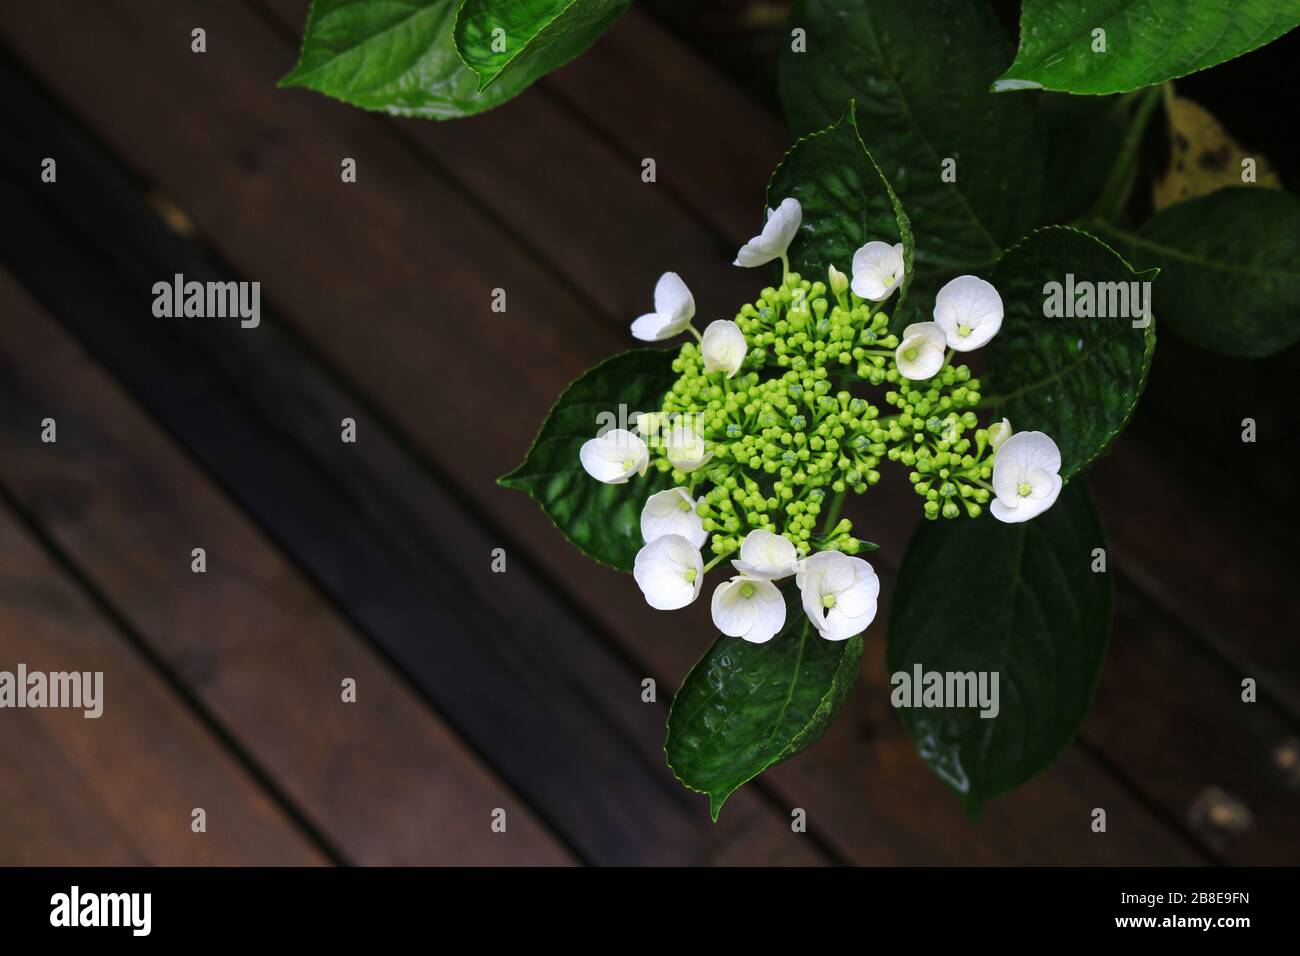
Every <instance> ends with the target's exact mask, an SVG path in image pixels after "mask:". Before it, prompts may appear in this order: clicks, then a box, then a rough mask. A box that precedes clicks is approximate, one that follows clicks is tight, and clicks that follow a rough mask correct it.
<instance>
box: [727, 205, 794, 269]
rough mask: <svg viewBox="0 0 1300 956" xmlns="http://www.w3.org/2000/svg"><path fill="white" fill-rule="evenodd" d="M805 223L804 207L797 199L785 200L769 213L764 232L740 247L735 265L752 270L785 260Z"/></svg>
mask: <svg viewBox="0 0 1300 956" xmlns="http://www.w3.org/2000/svg"><path fill="white" fill-rule="evenodd" d="M802 221H803V207H801V206H800V205H799V200H797V199H783V200H781V205H779V206H777V207H776V208H775V209H769V210H768V211H767V222H766V223H765V224H764V226H763V231H762V232H761V233H759V234H758V235H757V236H755V237H754V238H753V239H751V240H749V242H747V243H745V244H744V245H743V246H741V247H740V252H738V253H736V261H735V263H733V265H738V266H744V267H745V268H747V269H748V268H752V267H753V266H761V265H763V264H764V263H768V262H771V261H772V260H773V259H783V258H785V253H786V250H787V249H789V248H790V243H791V241H793V239H794V234H795V233H796V232H798V231H799V223H800V222H802Z"/></svg>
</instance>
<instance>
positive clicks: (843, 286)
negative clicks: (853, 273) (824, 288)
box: [826, 265, 849, 299]
mask: <svg viewBox="0 0 1300 956" xmlns="http://www.w3.org/2000/svg"><path fill="white" fill-rule="evenodd" d="M826 274H827V276H829V277H830V287H831V292H833V293H834V294H835V297H836V298H837V299H839V298H842V297H843V296H844V293H845V292H847V291H848V290H849V277H848V276H846V275H845V274H844V273H843V272H841V271H840V270H839V269H836V268H835V266H834V265H832V266H831V267H830V268H828V269H827V270H826Z"/></svg>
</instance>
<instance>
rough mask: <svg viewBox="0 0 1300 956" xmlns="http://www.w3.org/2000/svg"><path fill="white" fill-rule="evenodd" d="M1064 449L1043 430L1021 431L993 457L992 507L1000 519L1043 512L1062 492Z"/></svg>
mask: <svg viewBox="0 0 1300 956" xmlns="http://www.w3.org/2000/svg"><path fill="white" fill-rule="evenodd" d="M1060 470H1061V451H1060V449H1058V448H1057V447H1056V442H1054V441H1052V439H1051V438H1050V437H1048V436H1047V435H1044V434H1043V433H1042V432H1018V433H1016V434H1015V435H1012V436H1011V437H1010V438H1008V439H1007V440H1006V441H1005V442H1003V443H1002V447H1001V448H999V449H998V453H997V457H996V458H994V459H993V493H994V494H995V495H997V497H996V498H995V499H994V501H993V503H992V504H991V505H990V506H989V510H990V511H992V512H993V517H995V518H997V519H998V520H999V521H1006V522H1008V523H1012V524H1014V523H1016V522H1019V521H1028V520H1029V519H1030V518H1033V517H1036V516H1037V515H1040V514H1042V513H1043V512H1044V511H1046V510H1047V509H1048V508H1050V507H1052V505H1053V504H1054V503H1055V502H1056V496H1057V495H1059V494H1060V493H1061V476H1060V474H1058V472H1060Z"/></svg>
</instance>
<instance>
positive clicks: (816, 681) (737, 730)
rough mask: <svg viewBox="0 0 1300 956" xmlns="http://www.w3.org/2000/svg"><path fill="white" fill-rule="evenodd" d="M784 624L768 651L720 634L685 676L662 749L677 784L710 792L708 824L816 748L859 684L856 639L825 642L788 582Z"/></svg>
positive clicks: (859, 653)
mask: <svg viewBox="0 0 1300 956" xmlns="http://www.w3.org/2000/svg"><path fill="white" fill-rule="evenodd" d="M785 591H786V619H785V627H784V628H783V629H782V631H781V633H779V634H777V635H776V637H774V638H772V640H770V641H768V642H767V643H766V644H750V643H749V642H747V641H745V640H743V639H741V638H739V637H719V638H718V639H717V640H716V641H714V642H713V646H712V647H711V648H709V652H708V653H707V654H705V655H704V657H702V658H701V659H700V661H699V663H697V664H696V665H695V666H694V667H693V668H692V669H691V672H690V673H689V674H688V675H686V680H685V682H683V684H682V686H681V689H680V690H678V691H677V696H676V697H674V698H673V706H672V709H671V711H670V712H669V714H668V741H667V743H666V744H665V745H664V751H665V753H666V754H667V755H668V766H669V767H671V768H672V771H673V773H674V774H676V775H677V779H678V780H680V781H681V782H682V783H683V784H685V785H686V786H687V787H688V788H690V789H691V790H695V791H698V792H700V793H704V794H707V795H708V797H709V812H710V814H712V816H713V819H714V820H717V819H718V813H719V812H720V811H721V810H722V805H723V804H724V803H725V802H726V801H727V798H728V797H730V796H731V795H732V794H733V793H735V792H736V791H737V790H738V789H740V787H742V786H743V785H744V784H745V783H747V782H748V781H750V780H752V779H754V777H757V776H758V775H759V774H760V773H762V772H763V771H764V770H766V769H767V768H768V767H771V766H774V765H775V764H778V763H780V762H781V761H782V760H785V759H787V758H788V757H793V756H794V755H795V754H797V753H799V752H800V751H801V750H804V749H805V748H807V747H809V746H811V745H812V744H814V743H816V742H817V739H818V738H819V737H821V735H822V733H823V732H824V731H825V730H826V728H827V727H828V726H829V725H830V722H831V720H833V719H834V717H835V715H836V714H837V713H839V711H840V708H841V707H843V706H844V702H845V701H846V700H848V696H849V692H850V691H852V689H853V685H854V683H855V682H856V681H857V678H858V663H859V661H861V660H862V635H858V636H857V637H851V638H849V639H848V640H847V641H827V640H824V639H823V638H822V637H821V636H820V635H819V634H818V633H817V631H816V630H815V629H814V628H813V627H812V626H811V625H810V624H809V623H808V616H807V615H806V614H804V611H803V605H802V604H801V603H800V600H799V591H798V589H797V588H795V587H794V586H793V583H787V584H786V588H785Z"/></svg>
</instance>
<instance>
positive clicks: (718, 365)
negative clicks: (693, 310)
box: [700, 319, 749, 378]
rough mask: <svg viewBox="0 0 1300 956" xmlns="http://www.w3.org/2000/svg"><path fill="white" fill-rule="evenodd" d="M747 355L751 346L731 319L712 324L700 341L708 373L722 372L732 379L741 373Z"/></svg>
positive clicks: (702, 356)
mask: <svg viewBox="0 0 1300 956" xmlns="http://www.w3.org/2000/svg"><path fill="white" fill-rule="evenodd" d="M747 354H749V344H748V343H747V342H746V341H745V333H744V332H742V331H740V326H738V325H737V324H736V323H735V322H732V321H731V320H730V319H718V320H717V321H716V322H710V323H709V325H708V328H706V329H705V330H704V335H703V337H702V338H701V339H700V357H701V358H702V359H703V360H704V371H706V372H722V373H724V374H725V375H726V376H727V378H731V377H732V376H733V375H735V374H736V373H737V372H739V371H740V366H741V365H742V364H743V363H744V361H745V356H746V355H747Z"/></svg>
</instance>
